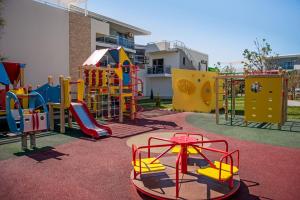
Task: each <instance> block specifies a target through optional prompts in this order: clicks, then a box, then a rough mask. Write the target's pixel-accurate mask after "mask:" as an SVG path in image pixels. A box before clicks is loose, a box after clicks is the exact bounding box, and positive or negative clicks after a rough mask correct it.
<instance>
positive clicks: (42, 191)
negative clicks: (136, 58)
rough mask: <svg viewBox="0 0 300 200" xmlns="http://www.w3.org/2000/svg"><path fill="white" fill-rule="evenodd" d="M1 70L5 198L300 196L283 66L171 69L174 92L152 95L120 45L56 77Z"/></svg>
mask: <svg viewBox="0 0 300 200" xmlns="http://www.w3.org/2000/svg"><path fill="white" fill-rule="evenodd" d="M0 67H1V68H0V70H1V72H2V73H3V74H4V76H3V77H1V84H2V85H3V86H4V87H2V88H3V89H2V90H1V102H0V106H1V118H2V119H4V120H2V121H1V130H0V131H1V135H0V185H1V187H0V199H21V198H22V199H153V198H154V199H224V198H229V199H296V198H297V197H298V192H299V190H300V184H299V179H300V174H299V173H298V171H299V170H298V168H299V167H298V166H299V164H300V157H299V153H300V149H299V148H300V120H299V116H298V115H299V108H300V107H297V106H294V107H290V106H288V98H287V96H288V95H287V94H288V90H287V81H288V79H287V74H286V73H285V72H284V71H282V70H273V71H263V72H255V71H254V72H247V71H246V72H245V73H243V74H221V73H217V72H201V71H195V70H182V69H174V70H173V71H172V81H173V83H172V84H173V92H174V94H173V99H172V100H161V99H160V98H159V97H155V98H154V99H153V100H148V99H145V98H141V97H142V96H141V94H142V90H143V82H142V81H141V80H140V79H139V77H138V67H137V66H135V65H133V64H132V63H131V61H130V59H129V57H128V56H127V54H126V53H125V51H124V49H123V48H121V47H118V48H114V49H113V48H112V49H101V50H96V51H94V52H93V53H92V54H91V55H90V57H88V58H87V59H86V61H85V62H84V63H83V64H82V66H79V67H78V71H77V73H78V77H77V78H76V79H74V78H73V79H71V78H70V77H64V76H60V77H59V83H58V84H57V85H55V84H54V81H53V77H52V76H49V77H48V80H45V82H46V83H45V84H43V85H41V86H39V87H37V88H33V87H32V86H27V87H26V86H25V85H24V70H26V66H25V65H24V64H21V63H1V66H0ZM242 84H243V85H244V89H243V93H242V94H239V92H238V90H236V88H240V85H242ZM273 85H276V87H275V88H276V89H274V87H272V86H273ZM2 127H3V128H2ZM28 144H29V145H28Z"/></svg>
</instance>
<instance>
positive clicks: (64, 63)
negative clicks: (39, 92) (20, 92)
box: [0, 0, 69, 86]
mask: <svg viewBox="0 0 300 200" xmlns="http://www.w3.org/2000/svg"><path fill="white" fill-rule="evenodd" d="M3 8H4V9H3V11H2V17H3V18H4V20H5V26H4V28H3V30H2V35H1V38H0V50H1V54H3V55H4V56H5V57H7V58H8V59H9V61H15V62H21V63H25V64H27V67H26V69H25V84H32V85H33V86H36V85H38V84H44V83H45V82H47V77H48V75H52V76H53V77H54V78H55V80H56V81H57V80H58V76H59V75H68V74H69V68H68V66H69V24H68V21H69V16H68V13H67V12H66V11H64V10H61V9H58V8H54V7H50V6H47V5H44V4H41V3H38V2H34V1H32V0H22V1H20V0H4V1H3Z"/></svg>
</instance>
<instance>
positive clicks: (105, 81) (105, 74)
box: [102, 70, 108, 87]
mask: <svg viewBox="0 0 300 200" xmlns="http://www.w3.org/2000/svg"><path fill="white" fill-rule="evenodd" d="M107 82H108V81H107V72H106V71H105V70H103V71H102V87H104V86H107Z"/></svg>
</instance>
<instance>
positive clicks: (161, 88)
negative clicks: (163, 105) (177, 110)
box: [146, 77, 173, 98]
mask: <svg viewBox="0 0 300 200" xmlns="http://www.w3.org/2000/svg"><path fill="white" fill-rule="evenodd" d="M146 82H147V85H146V87H147V89H146V96H150V94H151V89H152V90H153V95H154V96H156V95H157V94H159V96H160V97H162V98H171V97H172V95H173V92H172V78H171V77H155V78H152V77H151V78H146Z"/></svg>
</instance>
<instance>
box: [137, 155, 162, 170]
mask: <svg viewBox="0 0 300 200" xmlns="http://www.w3.org/2000/svg"><path fill="white" fill-rule="evenodd" d="M154 159H155V158H143V159H142V160H141V165H142V171H141V172H142V173H145V172H156V171H163V170H165V169H166V167H165V166H164V165H163V164H161V163H160V161H159V160H156V161H155V162H154V163H152V164H150V163H151V162H152V161H153V160H154ZM131 164H132V166H133V167H134V170H135V171H137V172H139V171H140V162H139V160H136V163H135V165H134V163H133V161H132V163H131Z"/></svg>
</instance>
